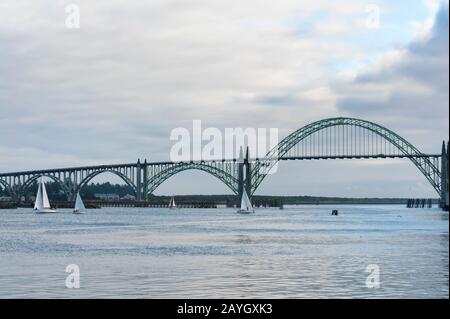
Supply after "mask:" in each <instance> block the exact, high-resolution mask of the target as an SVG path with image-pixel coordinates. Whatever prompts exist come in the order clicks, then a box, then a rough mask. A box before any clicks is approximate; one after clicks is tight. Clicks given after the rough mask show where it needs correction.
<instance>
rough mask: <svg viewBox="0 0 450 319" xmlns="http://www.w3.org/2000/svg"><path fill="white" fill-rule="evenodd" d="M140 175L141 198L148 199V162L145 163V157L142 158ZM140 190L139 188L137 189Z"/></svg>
mask: <svg viewBox="0 0 450 319" xmlns="http://www.w3.org/2000/svg"><path fill="white" fill-rule="evenodd" d="M142 175H143V180H142V185H143V186H141V188H142V200H148V164H147V159H145V160H144V167H143V169H142ZM139 191H141V190H139Z"/></svg>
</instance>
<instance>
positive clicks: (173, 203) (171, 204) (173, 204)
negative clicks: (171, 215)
mask: <svg viewBox="0 0 450 319" xmlns="http://www.w3.org/2000/svg"><path fill="white" fill-rule="evenodd" d="M169 208H170V209H174V208H177V205H176V204H175V198H173V197H172V198H171V199H170V203H169Z"/></svg>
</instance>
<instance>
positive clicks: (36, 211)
mask: <svg viewBox="0 0 450 319" xmlns="http://www.w3.org/2000/svg"><path fill="white" fill-rule="evenodd" d="M34 212H35V213H36V214H54V213H56V212H57V211H56V209H36V210H35V211H34Z"/></svg>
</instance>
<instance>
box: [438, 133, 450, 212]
mask: <svg viewBox="0 0 450 319" xmlns="http://www.w3.org/2000/svg"><path fill="white" fill-rule="evenodd" d="M448 148H449V145H448V142H447V145H446V144H445V141H443V142H442V155H441V198H440V206H441V208H442V209H443V210H447V211H448V206H449V198H448V197H449V194H448V191H449V189H448V182H449V181H448V171H449V167H448V158H449V149H448Z"/></svg>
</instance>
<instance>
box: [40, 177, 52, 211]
mask: <svg viewBox="0 0 450 319" xmlns="http://www.w3.org/2000/svg"><path fill="white" fill-rule="evenodd" d="M41 184H42V204H43V208H44V209H49V208H51V207H50V202H49V200H48V196H47V190H46V189H45V183H44V182H42V181H41Z"/></svg>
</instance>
